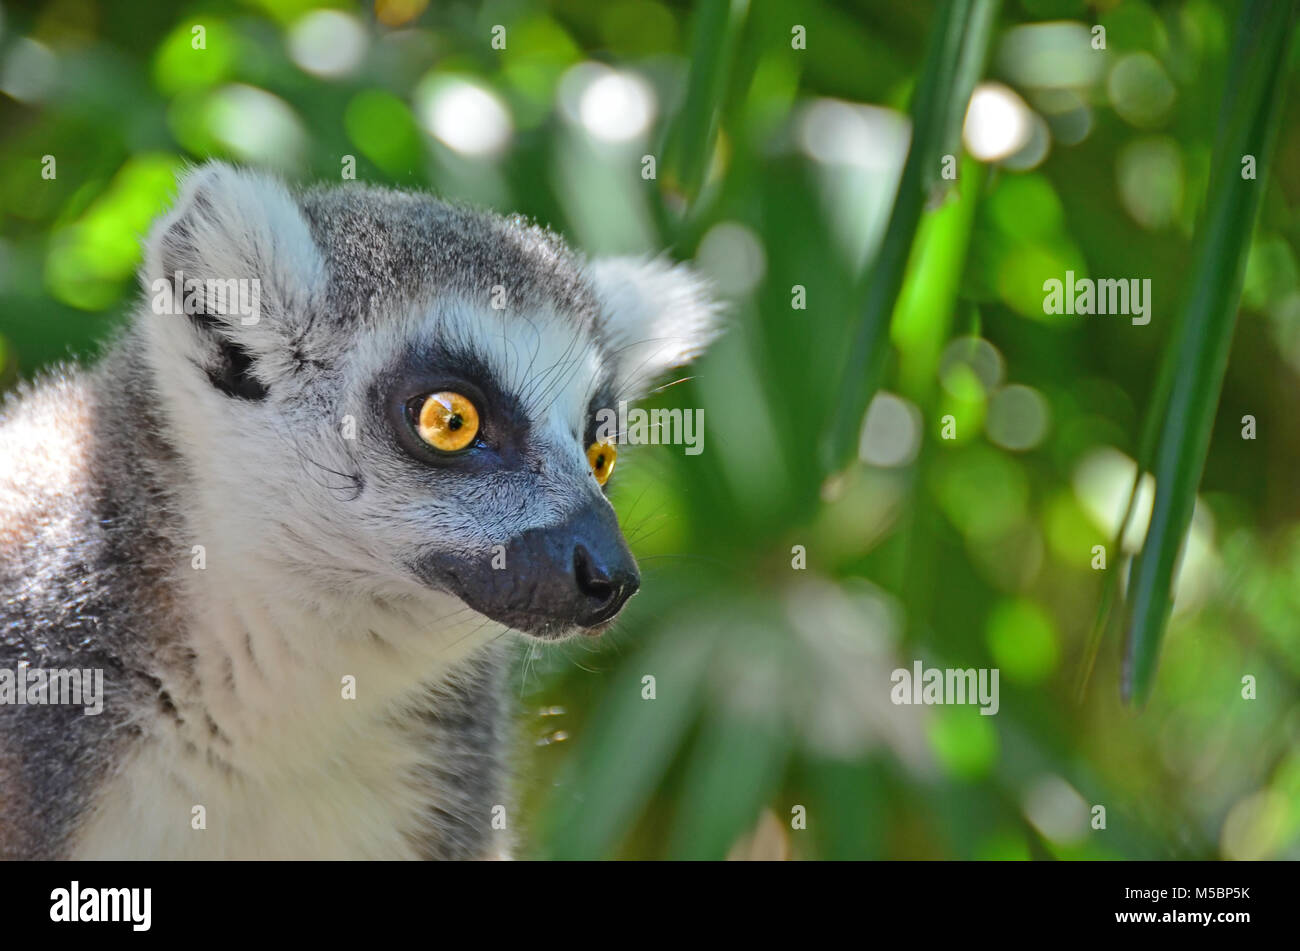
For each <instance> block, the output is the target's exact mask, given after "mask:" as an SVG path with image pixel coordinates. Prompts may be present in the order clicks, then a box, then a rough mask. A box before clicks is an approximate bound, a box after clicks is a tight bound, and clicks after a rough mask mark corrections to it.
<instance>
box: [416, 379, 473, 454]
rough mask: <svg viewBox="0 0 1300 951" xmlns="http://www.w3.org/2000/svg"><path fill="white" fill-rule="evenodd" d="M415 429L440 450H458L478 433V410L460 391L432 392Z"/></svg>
mask: <svg viewBox="0 0 1300 951" xmlns="http://www.w3.org/2000/svg"><path fill="white" fill-rule="evenodd" d="M415 431H416V432H417V433H419V434H420V438H421V439H423V440H424V441H425V442H427V443H428V444H429V445H430V446H432V447H433V448H434V449H437V450H439V451H440V452H459V451H460V450H462V449H464V448H465V447H466V446H468V445H470V444H471V443H473V442H474V439H475V437H477V436H478V410H477V409H475V408H474V404H473V403H471V402H470V401H469V400H468V399H467V398H466V397H464V396H461V395H460V394H459V393H453V392H451V391H450V390H444V391H443V392H441V393H431V394H429V395H428V396H427V397H425V399H424V405H422V406H421V407H420V416H419V418H418V419H417V420H416V423H415Z"/></svg>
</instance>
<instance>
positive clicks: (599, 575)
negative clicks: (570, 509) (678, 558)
mask: <svg viewBox="0 0 1300 951" xmlns="http://www.w3.org/2000/svg"><path fill="white" fill-rule="evenodd" d="M573 574H574V577H575V578H576V579H577V582H578V590H579V591H580V592H582V594H583V596H584V598H585V599H586V606H585V608H584V609H583V611H582V613H581V616H580V617H579V618H578V623H579V624H582V625H583V626H584V627H592V626H594V625H597V624H603V623H605V622H606V621H608V620H609V619H610V618H612V617H613V616H614V615H616V614H618V612H619V611H620V610H621V609H622V607H623V605H624V604H626V603H627V599H628V598H630V597H632V595H634V594H636V591H637V588H639V587H640V586H641V578H640V576H639V575H638V574H637V570H636V568H635V567H634V566H633V565H632V564H631V563H630V562H629V561H628V560H627V559H618V560H616V562H615V563H614V564H612V565H611V564H607V563H606V562H605V561H604V560H603V559H600V558H597V557H595V556H593V555H592V553H591V552H590V551H589V550H588V549H587V546H586V545H584V544H582V543H581V542H579V543H578V546H577V547H576V548H574V550H573Z"/></svg>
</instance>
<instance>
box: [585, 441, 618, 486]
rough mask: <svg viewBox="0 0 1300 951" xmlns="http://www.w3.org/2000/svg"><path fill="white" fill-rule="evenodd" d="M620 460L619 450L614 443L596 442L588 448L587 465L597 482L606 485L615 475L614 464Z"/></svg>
mask: <svg viewBox="0 0 1300 951" xmlns="http://www.w3.org/2000/svg"><path fill="white" fill-rule="evenodd" d="M617 459H618V450H617V449H615V448H614V444H613V443H612V442H594V443H592V444H591V445H590V446H588V447H587V463H588V464H589V465H590V466H591V474H592V475H594V476H595V477H596V482H597V483H599V484H600V485H604V484H605V483H606V482H608V481H609V477H610V476H611V475H613V474H614V462H615V461H616V460H617Z"/></svg>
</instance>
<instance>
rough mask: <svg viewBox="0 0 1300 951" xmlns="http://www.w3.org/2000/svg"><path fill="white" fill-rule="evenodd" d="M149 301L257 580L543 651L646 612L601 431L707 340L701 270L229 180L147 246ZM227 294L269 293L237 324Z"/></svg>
mask: <svg viewBox="0 0 1300 951" xmlns="http://www.w3.org/2000/svg"><path fill="white" fill-rule="evenodd" d="M144 278H145V281H146V286H147V289H148V290H147V293H148V294H149V300H150V307H151V310H152V311H153V312H152V313H150V314H146V315H145V320H146V323H147V325H148V326H150V327H151V328H152V329H151V331H150V333H149V334H148V335H147V337H148V349H149V359H150V361H151V362H152V364H153V366H154V368H155V372H156V375H157V378H158V386H159V388H160V390H162V391H163V395H164V396H165V398H166V399H165V404H166V405H167V406H168V408H169V412H170V414H171V418H172V422H173V424H174V428H175V429H176V431H177V439H178V440H179V441H180V443H181V446H180V449H181V453H182V455H183V456H184V457H185V458H186V459H187V460H188V461H189V462H190V463H191V465H192V468H193V474H194V480H195V484H196V490H197V491H196V494H197V496H198V498H199V499H200V500H201V501H200V503H199V504H201V505H204V506H207V507H209V509H210V510H209V511H208V512H207V513H206V514H207V515H208V516H210V519H211V520H215V521H216V523H218V524H220V525H223V526H225V530H227V531H229V532H230V534H231V535H232V536H238V537H239V538H240V539H241V541H240V543H239V544H240V547H241V550H243V551H246V552H247V553H248V557H249V558H250V559H254V560H257V561H258V562H259V563H260V562H276V563H279V564H281V565H283V566H286V567H288V568H290V569H291V570H292V571H294V572H295V573H296V574H297V575H299V576H301V577H304V578H310V579H312V580H313V582H314V583H318V584H320V585H322V586H327V587H329V588H331V589H333V590H335V591H344V592H349V593H351V594H354V595H356V596H363V597H371V598H375V599H385V598H389V599H400V598H405V599H411V598H419V597H420V596H421V593H422V592H437V593H440V594H442V595H443V596H444V597H445V596H447V595H450V596H454V598H456V599H459V601H460V602H463V605H464V606H465V608H466V609H468V610H471V611H473V612H477V613H478V614H481V615H483V616H485V617H487V618H490V619H492V620H494V621H498V622H501V623H502V624H505V625H507V626H509V627H513V628H515V629H517V630H520V631H523V632H525V633H528V634H531V635H534V636H538V637H545V638H556V637H562V636H567V635H569V634H571V633H574V632H576V631H579V630H597V631H598V630H600V629H602V628H603V627H604V626H606V625H607V624H608V623H609V622H610V621H611V620H612V619H613V618H614V617H615V616H616V615H617V614H618V612H619V610H620V609H621V608H622V606H623V604H624V603H625V602H626V601H627V599H628V598H629V597H631V595H632V594H633V593H635V591H636V590H637V587H638V585H639V583H640V579H639V574H638V572H637V567H636V563H635V561H634V559H633V558H632V555H631V553H630V552H629V551H628V548H627V545H626V543H625V541H624V539H623V536H622V534H621V532H620V531H619V527H618V522H617V519H616V517H615V514H614V511H613V509H612V508H611V506H610V504H609V503H608V501H607V500H606V498H605V495H604V491H603V489H604V488H605V483H606V481H607V479H608V478H609V476H610V473H611V471H612V468H613V462H614V459H615V458H616V455H617V448H618V447H617V446H616V445H607V444H606V443H604V442H602V441H601V440H599V439H598V438H597V426H596V422H597V417H596V414H597V411H598V410H600V409H602V408H614V407H616V406H617V404H618V402H619V401H620V400H630V399H634V398H636V397H637V396H639V395H641V394H642V393H643V392H644V390H645V389H646V387H647V386H648V384H650V382H651V381H653V380H654V379H655V378H656V377H657V376H659V375H660V374H661V373H662V372H663V371H665V370H666V369H668V368H669V367H672V366H676V365H680V364H682V363H685V362H687V361H688V360H689V359H691V358H692V357H693V356H694V355H695V353H697V352H698V351H699V350H700V349H701V348H702V347H703V346H704V344H705V343H706V342H707V340H708V338H709V337H710V335H711V334H712V328H713V325H714V320H713V318H714V315H715V308H714V307H713V305H712V304H711V303H710V302H709V301H708V299H707V298H706V296H705V294H704V293H703V289H702V287H701V285H700V283H699V281H698V280H697V279H696V278H694V277H693V276H692V275H691V274H690V272H688V271H687V270H685V269H684V268H682V267H670V266H667V265H664V264H658V263H648V262H638V261H630V260H626V259H614V260H608V261H596V262H584V261H583V260H581V259H579V258H578V257H577V256H576V255H574V254H573V253H572V252H570V251H569V250H567V249H566V248H565V247H564V245H563V244H562V243H561V242H560V240H559V239H558V238H556V237H555V236H554V235H552V234H550V233H549V232H545V231H543V230H541V229H539V228H536V227H533V226H530V225H527V224H526V223H524V222H522V221H520V220H517V219H509V220H507V219H503V218H500V217H497V216H494V215H488V214H484V213H480V212H475V211H469V210H466V209H463V208H459V207H454V206H449V205H446V204H444V203H442V202H439V201H437V200H435V199H433V198H431V197H429V196H426V195H417V194H409V193H400V192H391V191H386V190H381V189H375V188H367V187H363V186H347V185H345V186H340V187H335V188H323V189H317V190H311V191H307V192H304V193H300V194H291V193H290V192H289V191H287V190H286V189H285V188H284V187H283V186H281V185H280V184H278V183H276V182H274V181H272V180H269V179H266V178H263V177H261V176H258V175H255V174H253V173H250V172H246V171H242V170H235V169H232V168H230V167H227V166H224V165H220V164H213V165H208V166H204V167H203V168H201V169H199V170H197V171H195V172H193V173H192V174H190V175H189V177H188V178H187V179H186V181H185V182H184V184H183V186H182V189H181V194H180V197H179V199H178V202H177V206H176V208H175V210H174V211H173V212H172V213H171V214H170V215H169V216H168V217H167V218H165V219H163V220H162V221H161V222H160V223H159V224H158V225H157V226H156V227H155V230H154V232H153V234H152V235H151V237H150V240H149V244H148V254H147V262H146V269H145V275H144ZM232 280H233V281H236V282H257V283H256V284H249V285H248V292H247V293H245V294H244V295H243V296H241V297H240V298H239V302H240V304H241V305H243V306H233V305H232V304H231V300H232V298H231V297H230V295H227V299H226V301H225V302H224V303H223V302H222V301H220V300H216V299H215V297H214V294H213V292H212V289H213V288H214V287H217V286H218V284H208V283H207V282H210V281H211V282H219V285H220V286H224V287H226V288H231V289H233V288H235V287H236V286H239V287H241V288H242V287H243V286H244V285H230V284H227V283H225V282H229V281H232ZM160 282H161V283H160ZM194 282H199V283H194ZM196 290H197V293H195V291H196ZM186 291H189V292H190V293H189V294H188V296H189V300H190V307H189V308H188V309H189V310H190V311H191V313H188V314H186V313H179V312H181V311H184V310H185V307H184V304H185V297H186V294H185V292H186ZM254 304H255V306H254ZM169 310H170V311H172V312H178V315H176V316H171V315H168V313H167V311H169ZM254 310H256V313H253V311H254Z"/></svg>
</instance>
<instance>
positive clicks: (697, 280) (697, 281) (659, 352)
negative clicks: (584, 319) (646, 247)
mask: <svg viewBox="0 0 1300 951" xmlns="http://www.w3.org/2000/svg"><path fill="white" fill-rule="evenodd" d="M587 273H588V278H589V280H590V281H591V284H592V286H593V287H594V288H595V291H596V296H597V297H598V298H599V300H600V303H601V311H602V317H601V320H602V327H603V330H604V333H605V336H606V339H607V340H608V341H609V343H610V349H611V350H612V351H613V352H614V353H615V354H616V355H617V357H616V359H617V361H618V370H617V376H618V388H619V391H620V392H621V393H626V394H628V398H629V399H636V398H638V397H640V396H643V395H645V393H646V391H647V390H648V389H649V387H650V384H651V383H652V382H653V381H654V380H655V379H657V378H658V377H659V376H660V375H661V374H662V373H664V372H665V371H666V370H669V369H671V368H672V367H678V366H683V365H685V364H687V363H690V362H691V361H692V360H694V359H695V358H696V357H698V356H699V355H700V354H701V353H702V352H703V351H704V349H705V347H707V346H708V345H709V343H711V342H712V341H713V339H714V337H716V336H717V335H718V333H719V332H720V330H721V320H720V318H721V314H722V307H721V306H720V305H719V304H718V302H717V301H716V300H715V299H714V297H713V295H712V293H711V289H710V287H709V285H708V283H707V282H706V281H705V280H704V279H703V278H702V277H700V276H699V275H698V274H697V273H696V272H695V271H693V270H692V269H691V268H689V267H687V266H686V265H684V264H673V263H672V262H670V261H666V260H664V259H657V260H647V259H645V258H628V257H619V258H601V259H598V260H595V261H592V262H591V263H590V264H588V266H587Z"/></svg>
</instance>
